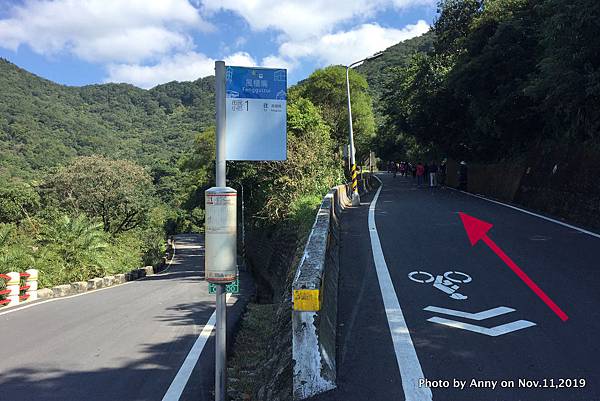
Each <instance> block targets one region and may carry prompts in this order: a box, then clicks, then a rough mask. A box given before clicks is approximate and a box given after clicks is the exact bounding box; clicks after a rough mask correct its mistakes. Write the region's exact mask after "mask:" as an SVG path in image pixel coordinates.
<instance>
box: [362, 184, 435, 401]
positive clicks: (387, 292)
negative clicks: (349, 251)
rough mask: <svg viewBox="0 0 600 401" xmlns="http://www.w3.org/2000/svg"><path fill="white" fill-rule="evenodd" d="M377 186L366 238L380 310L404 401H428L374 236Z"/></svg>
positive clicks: (378, 244) (395, 296)
mask: <svg viewBox="0 0 600 401" xmlns="http://www.w3.org/2000/svg"><path fill="white" fill-rule="evenodd" d="M376 178H377V177H376ZM377 180H379V178H377ZM379 182H380V186H379V189H378V190H377V193H376V194H375V197H374V198H373V201H372V202H371V205H370V206H369V235H370V237H371V250H372V251H373V261H374V262H375V270H376V272H377V279H378V281H379V288H380V289H381V296H382V298H383V306H384V307H385V313H386V315H387V320H388V325H389V327H390V334H391V336H392V342H393V344H394V351H395V353H396V361H397V363H398V369H400V377H401V379H402V388H403V389H404V398H405V400H406V401H431V400H432V394H431V390H430V389H429V388H428V387H424V386H423V387H419V380H420V379H423V378H425V376H424V375H423V370H422V369H421V363H420V362H419V358H418V357H417V352H416V350H415V346H414V345H413V342H412V339H411V337H410V332H409V330H408V326H407V325H406V321H405V320H404V315H403V314H402V309H400V303H399V302H398V297H397V295H396V290H395V289H394V285H393V284H392V279H391V278H390V272H389V270H388V267H387V264H386V263H385V258H384V256H383V250H382V249H381V243H380V242H379V234H378V233H377V227H376V225H375V208H376V205H377V199H378V198H379V193H380V192H381V188H383V183H382V182H381V180H379Z"/></svg>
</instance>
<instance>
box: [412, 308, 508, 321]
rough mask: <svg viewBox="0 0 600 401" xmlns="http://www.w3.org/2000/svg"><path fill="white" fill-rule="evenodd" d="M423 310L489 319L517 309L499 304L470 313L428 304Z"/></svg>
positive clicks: (467, 317)
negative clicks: (495, 306)
mask: <svg viewBox="0 0 600 401" xmlns="http://www.w3.org/2000/svg"><path fill="white" fill-rule="evenodd" d="M423 310H426V311H429V312H435V313H442V314H444V315H450V316H456V317H462V318H465V319H471V320H485V319H489V318H491V317H496V316H500V315H504V314H505V313H509V312H514V311H515V309H513V308H509V307H508V306H498V307H497V308H492V309H488V310H484V311H481V312H478V313H468V312H463V311H461V310H454V309H446V308H440V307H438V306H428V307H427V308H424V309H423Z"/></svg>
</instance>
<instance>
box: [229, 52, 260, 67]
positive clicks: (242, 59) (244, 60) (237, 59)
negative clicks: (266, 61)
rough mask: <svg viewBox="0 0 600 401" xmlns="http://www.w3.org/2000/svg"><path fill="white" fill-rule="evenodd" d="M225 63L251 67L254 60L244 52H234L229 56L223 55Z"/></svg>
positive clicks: (254, 63) (254, 62)
mask: <svg viewBox="0 0 600 401" xmlns="http://www.w3.org/2000/svg"><path fill="white" fill-rule="evenodd" d="M224 61H225V64H227V65H235V66H238V67H253V66H256V60H254V59H253V58H252V56H250V54H248V53H246V52H238V53H234V54H232V55H230V56H227V57H225V60H224Z"/></svg>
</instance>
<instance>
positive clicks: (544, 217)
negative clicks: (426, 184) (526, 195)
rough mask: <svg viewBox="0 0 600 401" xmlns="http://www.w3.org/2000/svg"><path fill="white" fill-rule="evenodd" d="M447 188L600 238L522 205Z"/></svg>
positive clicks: (595, 234) (598, 235) (590, 232)
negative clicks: (522, 207) (531, 210)
mask: <svg viewBox="0 0 600 401" xmlns="http://www.w3.org/2000/svg"><path fill="white" fill-rule="evenodd" d="M447 188H450V189H452V190H453V191H458V192H461V193H463V194H465V195H469V196H472V197H474V198H479V199H483V200H486V201H488V202H492V203H495V204H497V205H500V206H505V207H508V208H511V209H514V210H518V211H519V212H523V213H526V214H529V215H531V216H535V217H539V218H540V219H543V220H547V221H551V222H552V223H556V224H560V225H561V226H563V227H567V228H571V229H573V230H576V231H579V232H581V233H584V234H587V235H591V236H592V237H596V238H600V234H598V233H594V232H592V231H588V230H584V229H583V228H580V227H577V226H574V225H572V224H568V223H564V222H562V221H560V220H555V219H552V218H550V217H546V216H542V215H541V214H537V213H533V212H530V211H529V210H525V209H521V208H520V207H516V206H513V205H509V204H507V203H502V202H499V201H496V200H493V199H490V198H486V197H485V196H481V195H476V194H472V193H470V192H466V191H461V190H459V189H456V188H452V187H447Z"/></svg>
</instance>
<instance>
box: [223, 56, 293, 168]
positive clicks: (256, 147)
mask: <svg viewBox="0 0 600 401" xmlns="http://www.w3.org/2000/svg"><path fill="white" fill-rule="evenodd" d="M225 78H226V85H225V86H226V91H227V98H226V121H227V122H226V124H227V126H226V131H225V151H226V159H227V160H285V159H286V158H287V151H286V143H287V135H286V121H287V112H286V100H287V72H286V70H284V69H273V68H254V67H252V68H248V67H232V66H227V67H226V70H225Z"/></svg>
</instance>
